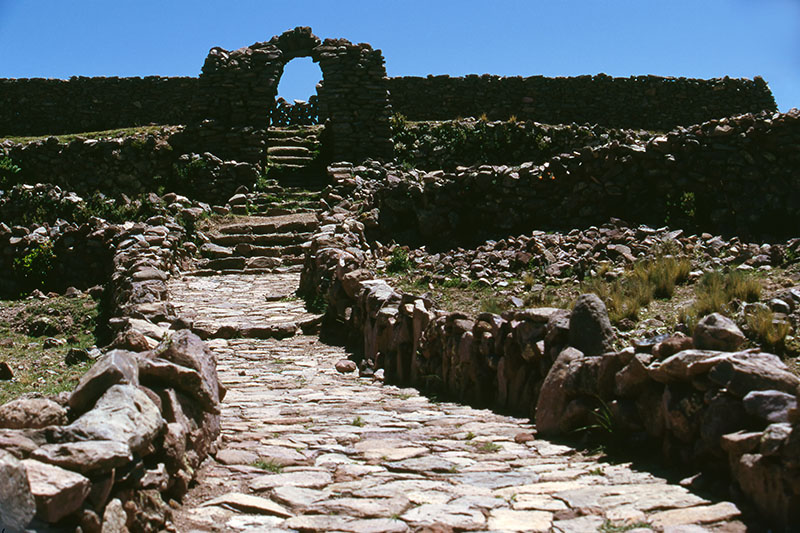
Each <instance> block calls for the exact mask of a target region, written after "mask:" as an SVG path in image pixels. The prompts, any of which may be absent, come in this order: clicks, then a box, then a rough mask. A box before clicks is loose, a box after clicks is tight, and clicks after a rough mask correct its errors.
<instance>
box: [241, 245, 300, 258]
mask: <svg viewBox="0 0 800 533" xmlns="http://www.w3.org/2000/svg"><path fill="white" fill-rule="evenodd" d="M304 252H305V249H304V248H303V245H302V244H295V245H290V246H257V245H253V244H246V243H239V244H237V245H236V246H235V247H234V248H233V253H234V255H238V256H241V257H256V256H261V257H286V256H290V255H302V254H303V253H304Z"/></svg>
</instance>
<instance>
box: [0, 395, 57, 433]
mask: <svg viewBox="0 0 800 533" xmlns="http://www.w3.org/2000/svg"><path fill="white" fill-rule="evenodd" d="M66 423H67V411H66V410H65V409H64V408H63V407H61V406H60V405H58V404H57V403H56V402H54V401H52V400H47V399H44V398H32V399H23V400H13V401H10V402H8V403H6V404H4V405H2V406H0V428H9V429H28V428H31V429H37V428H43V427H47V426H57V425H62V424H66Z"/></svg>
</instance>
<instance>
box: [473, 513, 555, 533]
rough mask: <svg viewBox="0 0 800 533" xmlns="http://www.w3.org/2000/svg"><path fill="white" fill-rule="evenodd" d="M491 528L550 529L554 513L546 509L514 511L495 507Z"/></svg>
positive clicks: (490, 520) (509, 529) (503, 529)
mask: <svg viewBox="0 0 800 533" xmlns="http://www.w3.org/2000/svg"><path fill="white" fill-rule="evenodd" d="M488 525H489V529H490V530H492V531H534V532H539V531H541V532H542V533H545V532H548V531H550V528H551V527H552V525H553V513H548V512H546V511H514V510H511V509H495V510H493V511H492V512H491V514H490V515H489V524H488Z"/></svg>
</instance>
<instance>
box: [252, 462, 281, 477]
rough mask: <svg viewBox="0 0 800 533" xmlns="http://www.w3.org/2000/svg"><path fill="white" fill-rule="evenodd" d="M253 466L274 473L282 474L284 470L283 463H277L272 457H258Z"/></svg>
mask: <svg viewBox="0 0 800 533" xmlns="http://www.w3.org/2000/svg"><path fill="white" fill-rule="evenodd" d="M253 466H254V467H256V468H260V469H261V470H266V471H268V472H272V473H274V474H280V473H281V472H283V465H280V464H278V463H276V462H275V461H273V460H272V459H269V460H264V459H258V460H256V461H255V462H253Z"/></svg>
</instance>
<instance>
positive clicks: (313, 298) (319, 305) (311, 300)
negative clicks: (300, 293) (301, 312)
mask: <svg viewBox="0 0 800 533" xmlns="http://www.w3.org/2000/svg"><path fill="white" fill-rule="evenodd" d="M303 300H304V301H305V303H306V309H308V310H309V311H310V312H312V313H325V311H327V309H328V298H326V297H325V294H323V293H321V292H315V293H313V294H307V295H305V296H304V297H303Z"/></svg>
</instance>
